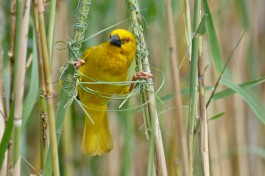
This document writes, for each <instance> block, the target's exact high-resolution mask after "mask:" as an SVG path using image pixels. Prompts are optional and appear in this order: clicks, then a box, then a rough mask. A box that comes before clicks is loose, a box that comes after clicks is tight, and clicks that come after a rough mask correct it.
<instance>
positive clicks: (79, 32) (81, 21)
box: [43, 0, 91, 176]
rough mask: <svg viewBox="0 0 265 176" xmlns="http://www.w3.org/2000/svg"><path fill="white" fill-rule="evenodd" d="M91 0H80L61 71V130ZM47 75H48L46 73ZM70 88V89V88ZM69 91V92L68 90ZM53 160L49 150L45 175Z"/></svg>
mask: <svg viewBox="0 0 265 176" xmlns="http://www.w3.org/2000/svg"><path fill="white" fill-rule="evenodd" d="M90 2H91V0H80V1H79V5H78V10H77V11H78V16H77V21H76V23H75V29H74V38H73V39H70V40H69V42H68V47H69V58H68V64H67V65H66V66H65V67H64V68H63V70H62V72H61V76H60V78H61V80H62V84H61V89H60V93H59V98H58V103H57V104H58V106H57V111H56V128H57V129H58V130H61V129H62V127H63V121H64V117H65V112H66V109H67V108H66V107H65V106H66V104H67V103H68V102H69V98H70V97H69V94H68V93H69V92H70V91H72V88H73V84H72V83H73V82H71V83H70V84H69V79H73V77H74V75H77V73H76V70H75V68H74V66H73V64H72V61H73V59H75V60H77V59H78V58H79V50H80V48H81V46H82V40H83V39H84V33H85V30H86V29H87V24H88V19H87V17H88V12H89V6H90ZM45 76H46V75H45ZM64 79H67V81H64ZM74 88H75V89H76V87H75V86H74ZM69 89H70V90H69ZM68 91H69V92H68ZM57 134H58V135H57V142H59V140H60V136H61V133H57ZM50 160H51V155H50V151H48V155H47V161H46V163H45V168H44V173H43V175H44V176H46V175H47V176H49V175H51V169H50V168H51V163H50V162H49V161H50Z"/></svg>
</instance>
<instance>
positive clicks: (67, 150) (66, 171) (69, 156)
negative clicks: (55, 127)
mask: <svg viewBox="0 0 265 176" xmlns="http://www.w3.org/2000/svg"><path fill="white" fill-rule="evenodd" d="M63 125H64V126H63V134H62V149H63V150H62V152H63V158H64V167H63V175H65V176H73V175H75V174H74V165H73V158H74V157H73V156H74V154H73V145H69V144H73V143H74V142H73V129H72V126H71V125H72V107H71V106H70V107H68V108H67V110H66V115H65V120H64V124H63Z"/></svg>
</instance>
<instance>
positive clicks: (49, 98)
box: [38, 0, 60, 176]
mask: <svg viewBox="0 0 265 176" xmlns="http://www.w3.org/2000/svg"><path fill="white" fill-rule="evenodd" d="M43 12H44V7H43V2H42V1H41V0H38V13H39V27H40V39H41V48H42V59H43V66H44V75H45V87H46V97H45V98H46V102H47V110H48V111H47V112H48V125H49V136H50V148H51V152H52V164H53V175H54V176H59V175H60V171H59V158H58V149H57V139H56V126H55V114H54V105H53V93H52V78H51V69H50V59H49V53H48V47H47V42H46V32H45V22H44V14H43Z"/></svg>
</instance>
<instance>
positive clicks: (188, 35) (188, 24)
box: [184, 0, 192, 60]
mask: <svg viewBox="0 0 265 176" xmlns="http://www.w3.org/2000/svg"><path fill="white" fill-rule="evenodd" d="M189 2H190V1H188V0H185V1H184V3H185V35H186V41H187V46H188V47H189V56H191V47H190V41H191V40H192V32H191V20H190V4H189ZM189 58H190V57H189ZM189 60H190V59H189Z"/></svg>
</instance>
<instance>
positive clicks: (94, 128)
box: [81, 105, 113, 156]
mask: <svg viewBox="0 0 265 176" xmlns="http://www.w3.org/2000/svg"><path fill="white" fill-rule="evenodd" d="M86 110H87V113H88V114H89V116H90V117H91V118H92V119H93V122H94V124H93V123H92V122H91V120H90V119H89V117H87V116H86V115H85V128H84V132H83V138H82V145H81V150H82V151H83V152H84V153H85V154H87V155H89V156H94V155H103V154H106V153H108V152H110V151H111V150H112V147H113V144H112V137H111V134H110V129H109V122H108V116H107V112H106V110H107V107H106V105H104V107H103V106H102V107H101V108H100V111H98V110H91V109H88V108H86Z"/></svg>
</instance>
